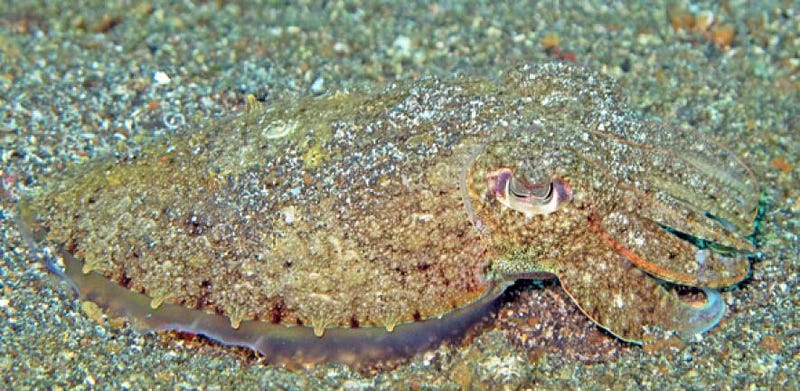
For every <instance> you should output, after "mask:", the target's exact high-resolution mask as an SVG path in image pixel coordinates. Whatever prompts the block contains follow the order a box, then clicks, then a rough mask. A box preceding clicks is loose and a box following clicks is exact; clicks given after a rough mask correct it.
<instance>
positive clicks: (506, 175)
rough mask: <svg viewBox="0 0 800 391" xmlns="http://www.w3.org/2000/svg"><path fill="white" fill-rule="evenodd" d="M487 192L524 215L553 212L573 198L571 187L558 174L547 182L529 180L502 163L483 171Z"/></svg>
mask: <svg viewBox="0 0 800 391" xmlns="http://www.w3.org/2000/svg"><path fill="white" fill-rule="evenodd" d="M486 179H487V181H488V185H489V194H490V196H492V197H494V198H495V199H497V201H499V202H500V203H501V204H503V205H505V206H507V207H509V208H511V209H514V210H516V211H518V212H522V213H524V214H525V217H531V216H533V215H543V214H548V213H553V212H555V211H556V210H558V208H559V207H561V205H564V204H566V203H568V202H570V201H572V187H571V186H570V185H569V183H567V182H566V181H564V180H563V179H561V178H553V179H552V180H551V181H550V182H547V183H531V182H529V181H528V180H526V179H524V178H517V177H515V176H514V170H513V169H511V168H507V167H503V168H500V169H497V170H494V171H491V172H490V173H489V174H487V175H486Z"/></svg>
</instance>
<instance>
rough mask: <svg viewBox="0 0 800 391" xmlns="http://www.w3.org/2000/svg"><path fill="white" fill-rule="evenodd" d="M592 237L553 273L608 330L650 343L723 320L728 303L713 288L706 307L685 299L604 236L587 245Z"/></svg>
mask: <svg viewBox="0 0 800 391" xmlns="http://www.w3.org/2000/svg"><path fill="white" fill-rule="evenodd" d="M589 240H590V239H588V238H587V239H586V240H584V241H583V246H581V248H577V249H576V251H575V252H574V253H572V254H571V255H570V256H569V260H568V261H566V262H561V263H559V264H558V267H557V268H556V269H555V270H552V272H553V273H555V274H556V276H557V277H558V278H559V280H560V281H561V284H562V286H563V288H564V290H565V291H566V292H567V293H568V294H569V296H570V297H571V298H572V299H573V301H574V302H575V303H576V304H577V305H578V306H579V307H580V309H581V311H583V312H584V313H585V314H586V315H587V316H589V317H590V318H591V319H592V320H593V321H594V322H596V323H597V324H598V325H600V326H601V327H603V328H604V329H606V330H608V331H609V332H611V333H612V334H614V335H616V336H617V337H619V338H621V339H623V340H626V341H629V342H634V343H646V342H648V341H650V340H652V339H653V338H654V336H655V335H656V334H655V331H656V330H657V329H661V330H675V331H677V332H679V333H680V334H681V335H682V336H684V337H687V336H691V335H693V334H696V333H702V332H705V331H707V330H709V329H711V328H713V327H714V326H715V325H716V324H717V323H719V320H720V319H721V318H722V315H723V314H724V312H725V304H724V302H723V301H722V300H719V297H718V295H717V294H716V293H714V292H713V291H711V290H707V292H706V293H707V295H708V299H707V303H706V304H705V305H703V306H700V307H696V306H693V305H690V304H688V303H685V302H683V301H681V300H680V299H679V298H678V296H677V294H676V293H675V292H672V291H670V290H667V289H666V288H664V286H662V285H661V284H660V283H659V282H658V281H657V280H655V279H653V278H651V277H649V276H648V275H647V274H645V273H643V272H642V271H641V270H640V269H638V268H636V267H634V266H633V265H632V264H630V263H629V262H627V259H626V257H625V256H623V255H621V254H620V253H619V252H617V251H616V250H615V249H613V248H612V247H611V246H609V245H607V244H606V243H603V242H604V241H603V240H602V239H601V238H600V237H597V236H596V237H595V238H594V239H593V240H594V242H593V243H594V244H595V245H593V246H586V245H585V244H586V242H587V241H589ZM598 275H602V278H598V277H597V276H598Z"/></svg>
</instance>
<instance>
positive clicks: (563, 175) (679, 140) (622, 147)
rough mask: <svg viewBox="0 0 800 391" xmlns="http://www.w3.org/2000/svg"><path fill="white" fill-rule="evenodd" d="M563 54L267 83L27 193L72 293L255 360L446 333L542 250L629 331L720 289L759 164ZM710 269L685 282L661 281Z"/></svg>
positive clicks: (461, 327)
mask: <svg viewBox="0 0 800 391" xmlns="http://www.w3.org/2000/svg"><path fill="white" fill-rule="evenodd" d="M629 111H630V110H629V109H628V108H627V107H626V106H625V99H624V96H623V95H622V94H621V93H620V91H619V90H618V89H617V87H616V85H615V84H614V83H613V82H612V81H610V80H608V79H606V78H605V77H603V76H601V75H599V74H597V73H595V72H593V71H591V70H588V69H585V68H581V67H578V66H575V65H568V64H558V63H551V64H540V65H526V66H520V67H516V68H514V69H512V70H510V71H508V72H507V73H506V74H505V75H504V76H502V77H501V78H499V79H496V80H487V79H471V78H465V77H462V78H458V77H456V78H453V79H448V80H440V79H435V78H430V79H423V80H419V81H414V82H408V83H400V84H396V85H391V86H388V87H386V88H384V89H382V90H379V91H372V92H359V93H336V94H332V95H331V96H327V97H321V98H304V99H299V100H297V101H293V102H284V103H278V104H273V105H270V106H264V105H262V104H259V103H255V102H252V101H251V102H249V104H248V106H247V108H246V109H245V110H244V111H243V112H242V113H240V114H238V115H234V116H231V117H227V118H221V119H214V120H209V121H208V122H207V123H205V124H203V125H201V126H199V127H198V128H196V129H190V130H187V131H185V132H183V133H182V134H179V135H174V136H172V137H169V138H167V139H165V140H154V141H153V142H151V143H150V144H148V145H147V146H145V147H143V148H142V150H141V151H140V152H137V153H136V154H129V155H127V156H124V157H119V156H118V157H116V158H107V159H105V160H103V159H100V160H98V161H95V162H93V163H89V164H86V165H85V166H84V167H79V168H75V169H73V170H71V171H69V172H67V173H64V174H63V175H62V176H61V178H59V180H57V181H53V182H52V183H51V184H50V185H48V186H47V187H46V189H44V190H43V191H42V192H41V194H40V195H38V196H37V197H33V198H32V199H31V200H30V201H27V202H26V203H25V204H24V205H25V206H24V208H23V209H24V211H23V213H22V214H23V215H24V216H28V217H27V218H23V222H24V224H23V226H25V228H24V229H23V231H29V232H30V233H31V236H32V237H35V238H36V242H37V243H38V245H40V246H45V247H47V248H51V249H53V250H54V253H56V254H58V255H60V258H61V259H62V261H63V266H62V267H63V268H64V270H63V272H62V271H60V269H58V268H57V266H56V265H54V264H50V265H48V266H49V267H51V268H52V269H53V270H56V271H57V272H58V273H60V274H62V275H63V276H64V277H65V278H66V279H67V280H68V281H70V282H71V283H72V284H73V286H74V288H75V289H76V291H77V292H78V293H79V295H80V296H81V297H82V298H83V299H86V300H92V301H95V302H97V303H99V304H101V306H103V307H104V308H106V309H107V311H109V312H110V313H112V314H114V315H126V316H128V317H129V318H130V319H131V320H132V322H133V324H134V325H138V326H140V327H142V328H144V329H154V330H179V331H185V332H192V333H197V334H203V335H206V336H208V337H210V338H211V339H214V340H216V341H219V342H221V343H223V344H230V345H238V346H245V347H249V348H252V349H254V350H257V351H259V352H260V353H262V354H263V355H264V356H265V358H266V360H267V361H269V362H275V363H283V364H291V365H297V364H313V363H317V362H325V361H339V362H344V363H347V364H349V365H353V366H359V365H364V364H365V363H369V362H371V363H377V362H387V361H390V360H393V359H396V358H400V357H408V356H411V355H413V354H415V353H417V352H420V351H423V350H427V349H430V348H433V347H435V346H437V345H438V344H439V343H441V342H443V341H453V340H459V339H460V338H462V336H463V335H464V334H465V333H467V331H468V330H469V329H470V326H471V325H473V324H475V323H476V322H478V321H479V320H480V319H481V318H483V317H484V316H485V315H486V314H489V313H491V312H492V311H491V309H492V308H494V304H496V302H497V298H498V297H499V295H500V294H501V293H502V292H503V290H504V289H505V288H506V287H507V286H508V285H509V284H510V283H511V282H513V281H514V280H517V279H520V278H530V277H531V276H539V275H541V274H542V273H547V274H551V275H553V276H555V277H556V278H558V279H559V281H560V282H561V285H562V286H563V287H564V289H565V290H566V292H567V293H568V294H569V295H570V296H571V297H572V299H573V300H574V301H575V303H576V305H578V306H579V308H580V309H581V310H582V311H583V312H584V313H586V315H587V316H589V317H590V318H591V319H592V320H593V321H594V322H596V323H597V324H598V325H599V326H600V327H603V328H605V329H607V330H608V331H609V332H611V333H613V334H614V335H616V336H618V337H619V338H621V339H624V340H626V341H631V342H635V343H642V342H647V341H649V340H652V339H653V338H654V337H655V335H657V332H660V331H670V330H675V331H678V332H680V333H683V334H686V335H689V334H694V333H698V332H703V331H705V330H707V329H709V328H711V327H713V326H714V325H715V324H716V323H717V322H718V321H719V319H720V317H721V316H722V314H723V312H724V309H725V307H724V304H723V303H722V302H721V301H720V299H719V295H718V293H716V291H715V290H714V289H716V288H720V287H726V286H731V285H734V284H736V283H738V282H740V281H742V280H743V279H744V278H746V276H747V275H748V271H749V261H748V258H747V256H748V255H749V254H751V253H752V251H753V246H752V244H751V243H750V242H749V241H748V240H747V235H749V234H750V233H751V232H752V231H753V227H754V222H753V221H754V217H755V213H756V209H757V201H758V193H759V189H758V185H757V183H756V181H755V180H754V179H753V176H752V174H751V172H750V171H749V169H748V168H747V167H746V166H744V165H743V164H742V163H741V162H740V161H739V160H738V159H737V157H736V156H735V155H733V154H732V153H730V152H729V151H728V150H726V149H725V148H723V147H721V146H719V145H717V144H716V143H714V142H713V141H711V140H709V139H707V138H705V137H702V136H701V135H699V134H696V133H694V132H692V131H688V130H685V129H674V128H669V127H666V126H664V125H661V124H657V123H650V122H646V121H642V120H639V119H637V118H636V117H635V116H634V115H633V114H631V113H630V112H629ZM667 283H671V284H680V285H685V286H690V287H697V288H701V289H703V291H704V292H705V293H706V296H707V303H706V304H705V305H703V306H693V305H689V304H687V303H684V302H682V301H681V300H680V299H679V298H678V297H677V295H676V294H675V293H674V292H673V291H671V290H670V288H669V284H667Z"/></svg>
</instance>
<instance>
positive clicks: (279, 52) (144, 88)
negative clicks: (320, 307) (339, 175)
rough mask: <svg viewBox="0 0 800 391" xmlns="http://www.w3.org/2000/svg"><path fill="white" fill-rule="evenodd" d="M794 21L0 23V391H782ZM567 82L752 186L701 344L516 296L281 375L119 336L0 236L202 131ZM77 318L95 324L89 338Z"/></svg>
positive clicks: (70, 16)
mask: <svg viewBox="0 0 800 391" xmlns="http://www.w3.org/2000/svg"><path fill="white" fill-rule="evenodd" d="M798 53H800V9H799V8H798V7H797V6H796V5H794V4H793V3H792V2H781V1H771V2H758V4H751V3H750V2H743V1H734V2H726V3H724V4H723V5H721V6H718V5H715V4H714V3H711V2H692V3H677V4H669V5H668V4H658V5H647V6H644V5H638V4H623V3H611V4H608V3H607V2H574V3H570V4H558V3H557V2H542V3H539V4H525V5H508V4H505V5H500V4H493V3H492V4H471V5H468V6H467V5H458V4H439V5H429V4H427V3H425V2H420V4H406V5H404V6H402V7H394V6H392V5H390V3H386V4H383V3H373V2H363V3H361V2H349V3H342V2H312V3H309V4H305V5H300V6H296V7H285V6H274V5H269V4H268V5H263V4H260V5H255V4H248V5H231V4H223V3H222V2H212V3H209V4H192V3H188V2H183V3H179V4H171V3H165V4H157V3H143V4H136V5H135V6H130V5H128V4H116V5H110V6H108V5H105V4H104V3H102V2H96V4H92V3H90V4H81V5H80V6H78V5H74V6H72V5H68V4H66V3H65V5H55V4H50V3H49V2H41V3H39V2H35V1H22V2H14V5H13V6H10V5H8V4H5V5H1V6H0V58H2V61H0V113H2V115H1V116H0V118H2V126H1V127H0V159H2V166H1V167H0V175H2V182H3V184H4V187H5V188H7V189H8V192H7V193H6V194H4V195H3V201H2V209H1V210H0V218H2V221H0V224H1V225H0V227H2V240H3V246H2V248H1V250H0V251H2V258H3V261H2V262H0V288H2V289H0V313H2V314H3V316H2V319H3V322H2V326H0V341H2V343H0V352H1V353H2V355H0V375H2V376H1V377H0V384H2V388H42V387H54V388H74V387H76V386H83V387H91V386H96V387H100V388H115V389H116V388H132V389H143V388H159V387H161V388H228V387H247V386H250V387H262V388H266V387H283V388H298V389H301V388H337V387H341V388H346V389H355V388H365V389H368V388H373V387H374V388H393V387H396V386H398V385H400V384H403V385H408V386H409V387H412V388H413V387H417V388H428V387H432V388H459V387H460V388H467V387H469V386H472V387H474V388H486V387H500V386H505V387H508V388H515V387H526V386H527V387H536V388H544V389H548V388H555V387H569V388H587V389H593V388H608V387H615V388H620V389H623V388H648V389H653V388H660V389H675V388H683V389H697V388H719V389H734V388H736V389H740V388H750V387H755V388H771V387H772V388H782V389H792V388H797V387H798V383H800V379H798V377H799V376H800V375H798V371H800V365H798V361H800V360H798V354H799V353H798V343H799V342H800V319H798V316H797V306H798V302H799V301H800V295H799V293H800V292H798V290H800V288H798V286H797V272H798V266H799V265H798V264H799V263H800V260H799V258H800V257H799V256H798V254H800V243H799V242H800V241H799V240H798V236H797V235H798V225H800V219H799V218H798V212H800V206H798V204H797V198H798V194H797V191H798V190H797V189H798V188H800V181H798V170H797V165H798V161H797V158H796V157H797V156H800V152H798V149H800V131H798V124H800V120H799V119H798V118H800V117H799V116H798V114H800V113H798V108H797V107H798V101H799V100H798V97H800V94H798V91H799V90H800V80H798V78H800V58H798ZM554 59H555V60H566V61H576V62H579V63H581V64H586V65H589V66H592V67H595V68H596V69H599V70H600V71H602V72H603V73H606V74H608V75H610V76H612V77H614V78H615V79H617V80H618V81H619V82H620V84H621V85H622V86H623V88H624V89H625V90H626V93H627V94H628V95H629V96H630V97H631V99H630V100H631V102H630V103H631V106H632V107H634V108H636V109H637V110H638V111H639V112H641V113H642V115H643V116H647V117H650V118H659V119H661V120H663V121H664V122H667V123H669V124H673V125H676V126H689V127H693V128H695V129H697V130H698V131H699V132H701V133H704V134H707V135H710V136H712V137H715V138H716V139H718V140H720V141H721V142H723V143H724V144H726V145H728V146H730V147H731V148H732V149H733V150H734V151H735V152H736V153H737V154H738V155H739V156H740V157H742V158H743V159H744V160H745V161H746V162H747V163H748V164H749V165H750V166H751V168H752V169H753V170H754V172H755V173H756V176H757V177H758V178H759V180H760V182H761V185H762V189H763V192H764V194H763V198H764V202H765V205H766V207H767V208H766V213H765V216H764V220H763V223H762V224H761V226H760V231H761V235H760V243H761V247H760V250H761V252H762V253H763V256H762V257H761V258H760V260H758V261H757V262H755V263H754V264H753V273H752V276H751V277H750V279H749V280H748V281H747V282H746V283H744V284H741V286H739V287H738V288H735V289H731V290H729V291H726V292H724V293H723V297H724V299H725V301H726V303H727V304H728V313H727V314H726V317H725V319H724V320H723V323H722V324H721V325H719V326H718V327H717V328H715V329H713V330H711V331H710V332H708V333H706V334H704V335H703V336H702V337H698V338H696V339H695V340H692V341H688V342H684V341H680V340H678V339H673V340H669V341H667V342H665V343H663V344H661V345H657V346H648V347H645V348H640V347H637V346H633V345H628V344H625V343H622V342H619V341H618V340H616V339H614V338H613V337H610V336H609V335H607V334H606V333H604V332H602V331H599V330H598V329H597V328H596V327H595V326H593V325H592V324H591V323H590V322H588V320H587V319H586V318H585V317H584V316H583V315H582V314H580V313H578V312H577V310H576V309H575V307H574V306H573V305H572V304H571V303H570V302H569V299H568V297H567V296H566V295H565V294H564V293H563V291H561V290H560V288H558V287H557V285H553V284H550V283H548V284H545V285H544V286H543V287H542V286H538V285H534V284H527V285H524V284H523V285H520V286H518V287H516V288H515V289H514V290H513V291H512V294H510V295H509V296H508V301H507V303H506V304H505V305H504V306H503V308H502V309H501V310H500V311H499V315H498V317H499V320H498V321H497V322H495V324H494V326H493V327H492V328H489V329H488V330H487V331H486V332H484V333H483V334H481V335H480V336H479V337H477V338H476V339H475V340H474V341H472V342H471V343H470V344H468V345H466V346H460V347H442V348H440V349H438V350H436V351H433V352H430V353H426V354H424V355H421V356H418V357H416V358H415V359H414V360H412V361H411V362H410V363H408V364H405V365H401V366H399V367H397V368H396V369H394V370H391V371H385V372H381V373H378V374H377V375H374V376H364V375H363V374H359V373H356V372H353V371H351V370H350V369H348V368H346V367H343V366H340V365H333V364H331V365H324V366H319V367H316V368H313V369H311V370H309V371H287V370H285V369H282V368H278V367H272V366H268V365H265V364H263V363H261V362H260V361H259V359H258V358H257V357H253V356H252V355H250V354H249V353H247V352H245V351H242V350H232V349H226V348H222V347H219V346H216V345H209V344H205V343H202V342H198V341H197V340H193V339H187V338H175V336H174V335H154V334H140V333H138V332H136V331H134V330H132V329H131V328H130V327H129V326H127V325H123V324H122V323H120V322H119V321H117V320H114V319H103V317H102V315H101V314H98V313H97V312H96V311H93V310H92V307H91V306H90V305H85V304H82V303H81V302H78V301H75V300H73V299H72V296H71V293H70V291H69V288H68V287H67V286H65V285H63V284H59V283H58V282H57V281H56V280H55V279H54V278H53V277H52V276H50V275H49V274H47V273H46V271H45V270H43V268H42V267H41V266H40V264H39V263H36V262H35V261H34V258H33V257H32V255H31V254H30V253H29V250H28V248H27V246H26V245H25V243H24V242H23V240H22V238H21V237H20V235H19V232H18V231H17V230H16V228H15V225H14V222H13V218H14V216H15V205H16V202H17V201H18V199H19V197H20V196H22V195H24V194H26V193H27V192H30V191H34V190H35V189H37V188H38V187H39V186H41V185H42V183H43V182H44V181H45V180H46V179H47V178H50V177H52V176H54V175H58V173H59V172H60V171H61V170H62V169H64V168H65V167H68V166H70V165H72V164H76V163H79V162H83V161H86V160H88V159H92V158H94V157H97V156H102V155H107V154H109V153H113V152H115V151H117V152H119V151H125V150H128V149H136V148H138V147H139V146H140V145H141V144H142V143H143V142H145V141H146V140H150V139H152V138H153V137H158V136H159V135H162V134H167V133H170V132H174V131H175V130H176V129H184V130H186V129H191V127H192V125H193V124H196V123H198V122H200V121H202V120H203V119H204V118H207V117H209V116H215V115H219V114H222V113H228V112H231V111H235V110H241V109H242V106H243V104H244V96H245V95H246V94H254V95H255V96H256V97H257V98H258V99H260V100H263V101H265V102H267V103H269V102H272V101H278V100H280V99H291V98H292V97H298V96H305V95H315V94H325V93H332V92H335V91H337V90H342V89H354V88H362V87H364V86H367V87H369V86H375V85H378V84H381V83H384V82H391V81H392V80H398V79H409V78H417V77H420V76H423V75H426V74H436V75H450V74H453V73H467V74H480V75H498V74H500V73H501V72H502V71H503V70H504V69H506V68H508V67H510V66H512V65H514V64H517V63H521V62H535V61H551V60H554ZM92 318H95V319H98V320H99V322H97V321H95V320H93V319H92Z"/></svg>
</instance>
